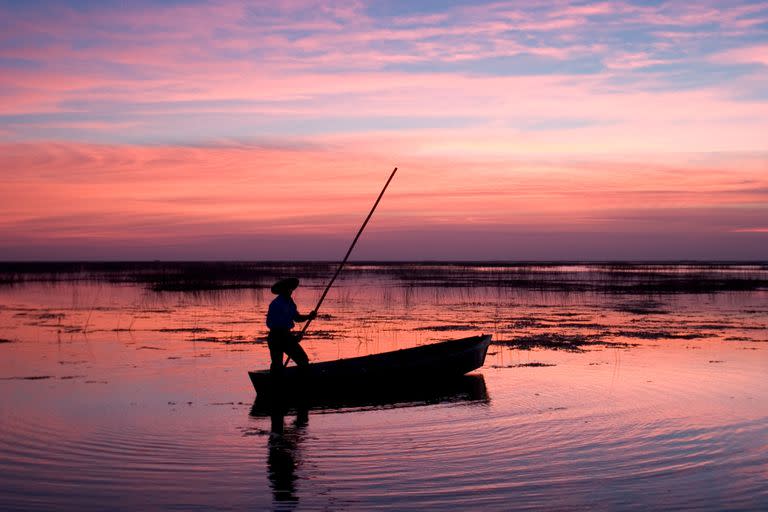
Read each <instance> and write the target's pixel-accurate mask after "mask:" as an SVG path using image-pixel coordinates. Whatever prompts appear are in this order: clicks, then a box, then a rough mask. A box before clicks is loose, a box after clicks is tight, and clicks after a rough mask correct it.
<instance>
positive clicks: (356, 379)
mask: <svg viewBox="0 0 768 512" xmlns="http://www.w3.org/2000/svg"><path fill="white" fill-rule="evenodd" d="M490 343H491V336H490V335H480V336H472V337H469V338H461V339H457V340H449V341H443V342H440V343H434V344H432V345H424V346H420V347H414V348H407V349H403V350H395V351H392V352H383V353H381V354H373V355H369V356H362V357H353V358H350V359H339V360H337V361H328V362H323V363H313V364H310V365H309V366H308V367H306V368H304V369H303V370H302V369H300V368H297V367H295V366H292V367H288V368H284V369H283V373H282V375H281V376H279V377H277V378H275V377H274V376H273V375H271V373H270V371H269V370H262V371H255V372H248V375H249V376H250V378H251V382H253V387H254V389H255V390H256V393H257V394H272V393H275V392H277V391H279V392H280V394H286V395H290V394H292V393H295V392H297V391H299V392H301V394H310V395H317V394H321V393H326V392H329V391H335V390H349V389H350V388H356V389H361V388H364V387H368V388H377V387H382V386H383V387H389V388H392V387H398V386H414V385H424V384H429V383H434V382H437V381H441V380H445V379H448V378H451V377H457V376H461V375H464V374H465V373H468V372H471V371H472V370H475V369H477V368H480V367H481V366H483V363H484V362H485V354H486V352H488V345H490Z"/></svg>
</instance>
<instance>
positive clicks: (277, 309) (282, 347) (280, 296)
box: [267, 277, 317, 375]
mask: <svg viewBox="0 0 768 512" xmlns="http://www.w3.org/2000/svg"><path fill="white" fill-rule="evenodd" d="M298 286H299V280H298V279H296V278H295V277H289V278H288V279H283V280H281V281H278V282H276V283H275V284H273V285H272V293H274V294H275V295H277V297H275V299H274V300H273V301H272V303H271V304H270V305H269V311H268V312H267V327H269V336H267V344H268V345H269V356H270V357H271V358H272V365H271V366H270V370H271V371H272V374H273V375H274V374H276V373H279V372H281V371H282V369H283V353H285V354H287V355H288V357H290V358H291V359H293V360H294V361H295V362H296V364H297V365H298V366H306V365H307V364H309V358H308V357H307V353H306V352H304V349H303V348H301V345H299V342H300V341H301V340H300V339H299V337H298V336H297V335H296V334H294V333H293V332H291V329H293V327H294V325H296V324H295V322H304V321H306V320H312V319H313V318H315V317H316V316H317V312H316V311H312V312H311V313H309V314H308V315H301V314H299V312H298V310H297V308H296V303H295V302H293V298H292V297H291V294H292V293H293V290H295V289H296V288H297V287H298Z"/></svg>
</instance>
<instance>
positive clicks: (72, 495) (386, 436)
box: [0, 265, 768, 510]
mask: <svg viewBox="0 0 768 512" xmlns="http://www.w3.org/2000/svg"><path fill="white" fill-rule="evenodd" d="M273 270H274V269H273ZM310 270H311V271H308V270H307V269H306V268H298V267H297V268H291V269H290V271H291V272H292V273H298V274H300V275H303V274H302V273H305V274H307V275H308V276H310V277H309V278H307V279H304V280H303V286H302V287H301V288H299V290H298V291H297V293H296V295H295V298H296V300H297V302H298V304H299V308H300V310H302V311H307V310H309V309H311V307H312V306H313V304H314V301H315V300H316V299H317V298H318V297H319V295H320V293H321V292H322V287H323V284H324V282H325V279H327V277H328V276H327V275H325V272H326V270H328V269H327V268H326V266H315V267H311V268H310ZM284 271H285V272H287V271H288V270H287V269H284V268H278V269H277V271H276V272H277V273H280V272H284ZM328 275H330V273H328ZM766 275H768V270H766V268H765V267H764V266H759V265H757V266H746V267H744V266H735V265H734V266H718V267H713V266H706V267H699V266H690V265H689V266H664V267H663V268H662V267H659V268H648V267H644V266H631V267H629V268H612V267H601V266H589V265H588V266H583V265H565V266H537V267H533V266H523V267H508V266H487V265H486V266H485V267H479V266H478V267H466V266H462V267H453V266H442V267H441V266H426V267H424V266H418V265H417V266H408V265H400V266H388V265H359V266H356V267H352V268H351V269H349V271H348V272H347V271H345V274H343V278H342V279H341V280H340V281H339V282H338V283H337V287H335V288H334V289H333V290H332V291H331V293H330V294H329V296H328V299H327V301H326V303H325V304H324V306H323V309H322V311H321V313H322V315H321V317H320V318H319V319H318V320H317V321H316V323H315V324H314V326H315V328H316V330H315V331H314V332H315V334H316V335H315V336H314V337H310V338H308V339H307V340H305V341H304V346H305V348H306V349H307V352H308V353H309V355H310V358H311V359H313V360H316V361H318V360H332V359H336V358H339V357H351V356H357V355H365V354H369V353H376V352H382V351H386V350H395V349H398V348H405V347H409V346H414V345H420V344H426V343H430V342H434V341H437V340H442V339H450V338H458V337H463V336H469V335H473V334H478V333H481V332H482V333H489V334H493V336H494V340H496V341H497V343H498V344H494V345H492V346H491V348H490V350H489V356H488V358H487V360H486V365H485V366H484V367H483V368H482V369H481V370H479V371H478V372H476V373H475V375H473V376H470V377H469V378H468V379H466V380H464V381H462V382H461V383H459V384H457V385H456V387H455V388H450V389H443V390H438V391H436V392H430V393H427V394H426V395H419V394H416V395H414V396H395V397H391V398H389V399H386V397H385V399H384V400H371V401H370V402H369V403H366V402H365V401H362V402H359V401H358V402H355V403H346V404H345V403H340V404H334V405H333V407H325V408H315V409H312V410H310V411H308V412H307V411H295V410H291V411H288V414H287V415H286V416H285V417H283V418H280V417H277V418H270V417H269V416H268V415H265V414H262V413H261V412H260V411H259V410H252V408H253V405H254V392H253V389H252V387H251V385H250V382H249V381H248V378H247V375H246V372H247V371H248V370H252V369H257V368H266V367H267V366H268V364H269V361H268V360H269V355H268V351H267V349H266V345H265V344H264V340H263V336H264V334H265V332H264V328H263V318H264V314H265V310H266V306H267V304H268V301H269V300H271V298H272V295H271V294H270V293H269V291H268V290H265V289H264V288H263V286H266V285H267V284H268V282H269V280H270V279H271V278H272V273H270V272H265V273H264V274H263V275H262V276H261V277H259V278H255V279H251V280H248V282H249V283H250V284H249V285H248V286H250V287H247V288H237V287H234V288H233V287H231V286H229V287H222V288H223V289H218V290H214V291H210V290H208V291H189V290H187V291H185V292H179V291H156V290H157V289H159V288H162V287H158V286H156V281H153V280H152V279H135V274H133V273H131V272H125V271H120V270H119V269H107V270H106V271H104V272H101V271H100V272H98V273H96V272H91V271H87V270H86V271H78V272H74V273H63V274H56V275H53V274H50V275H45V276H42V278H41V276H40V275H39V274H23V275H14V276H13V278H12V279H6V282H9V283H12V284H8V285H6V286H4V287H0V339H2V340H3V342H2V343H0V354H1V357H0V379H2V380H0V396H2V400H1V401H0V509H2V510H35V509H37V510H56V509H78V510H104V509H105V508H107V509H113V510H135V509H144V508H151V509H183V510H188V509H196V508H197V509H205V510H219V509H221V510H231V509H242V508H246V507H247V508H252V509H270V508H272V509H286V510H290V509H294V508H296V509H300V510H314V509H330V510H360V509H390V510H409V509H424V508H427V509H479V508H481V507H482V508H483V509H488V510H510V509H533V508H537V509H541V508H547V509H564V508H568V509H593V508H601V509H627V510H646V509H649V508H657V509H658V508H663V509H705V510H717V509H731V510H733V509H742V510H764V509H766V508H768V479H767V478H766V476H768V421H766V420H768V383H767V382H768V379H766V378H765V377H766V373H768V372H767V370H768V355H767V354H768V353H767V352H766V349H768V329H767V328H768V301H767V300H766V299H768V292H767V291H766V289H765V287H764V285H763V284H761V283H762V282H764V281H765V279H766ZM230 277H231V276H230ZM670 279H672V280H676V281H678V282H683V285H680V286H677V287H675V286H672V287H670V286H669V280H670ZM733 279H736V281H738V282H735V284H734V281H733ZM235 280H237V279H235ZM692 280H695V281H696V282H697V283H702V282H703V283H705V284H707V286H709V287H710V290H709V291H706V290H702V289H701V288H702V287H701V286H699V285H697V286H695V287H693V288H691V287H690V286H689V284H690V282H691V281H692ZM262 281H263V282H262ZM515 283H516V285H515ZM628 283H629V284H631V286H629V285H628ZM638 283H640V286H637V285H638ZM686 283H687V284H686ZM723 283H725V284H723ZM744 283H747V284H746V285H745V284H744ZM229 284H231V283H229ZM541 339H545V340H549V341H555V342H560V341H563V340H565V341H573V340H576V341H587V342H588V344H586V345H579V346H576V347H575V350H578V351H564V350H547V349H541V348H537V347H536V343H537V342H538V341H540V340H541ZM531 341H532V342H533V348H532V349H531V350H523V349H521V348H520V347H521V346H530V343H529V342H531ZM280 431H281V432H282V433H280V434H278V433H277V432H280Z"/></svg>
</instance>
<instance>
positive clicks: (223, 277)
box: [0, 262, 768, 313]
mask: <svg viewBox="0 0 768 512" xmlns="http://www.w3.org/2000/svg"><path fill="white" fill-rule="evenodd" d="M335 266H336V263H334V262H290V263H286V262H26V263H25V262H8V263H0V286H3V285H4V286H14V285H19V284H23V283H29V282H53V283H55V282H66V281H95V282H109V283H135V284H141V285H143V286H145V287H146V288H147V289H149V290H152V291H156V292H206V291H212V292H215V291H227V290H231V291H238V290H263V289H268V288H269V287H270V286H271V285H272V283H273V282H274V281H276V280H278V279H281V278H283V277H285V276H295V277H298V278H299V279H305V280H310V281H317V282H318V283H324V282H325V281H327V280H328V279H329V278H330V277H331V275H332V274H333V271H334V269H335ZM344 276H348V277H350V278H366V277H374V276H375V277H378V278H386V279H387V280H389V281H391V282H394V283H397V284H399V285H401V286H403V287H405V288H426V287H432V288H437V289H443V290H445V289H451V288H454V289H461V288H477V287H489V288H501V289H523V290H539V291H558V292H574V293H577V292H590V291H591V292H604V293H622V294H630V295H632V294H635V295H643V294H669V293H715V292H722V291H754V290H761V289H768V264H765V263H743V264H720V263H699V262H697V263H503V262H499V263H477V262H466V263H436V262H422V263H393V262H383V263H375V262H364V263H350V264H348V265H347V267H346V268H345V270H344ZM655 306H656V304H655V303H654V301H647V302H638V303H634V304H633V303H628V304H627V306H626V308H627V309H628V310H630V311H631V312H637V313H651V312H656V311H654V310H655V309H656V307H655Z"/></svg>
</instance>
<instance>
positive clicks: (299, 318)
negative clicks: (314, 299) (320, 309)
mask: <svg viewBox="0 0 768 512" xmlns="http://www.w3.org/2000/svg"><path fill="white" fill-rule="evenodd" d="M315 318H317V311H310V312H309V314H308V315H302V314H299V312H298V311H297V312H296V316H295V317H294V318H293V319H294V321H296V322H306V321H307V320H314V319H315Z"/></svg>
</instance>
